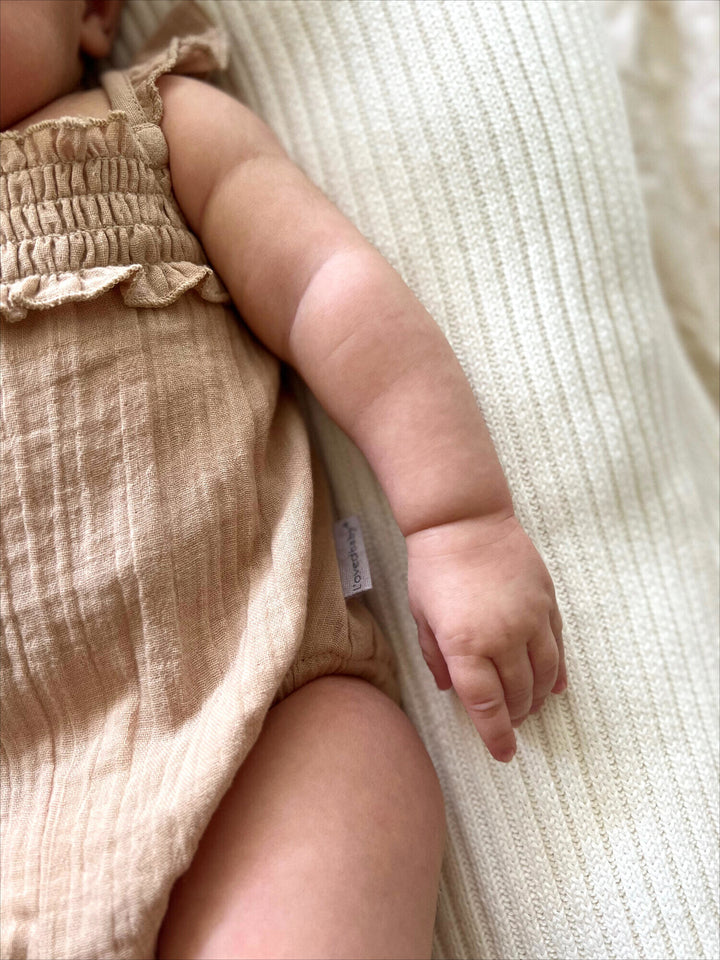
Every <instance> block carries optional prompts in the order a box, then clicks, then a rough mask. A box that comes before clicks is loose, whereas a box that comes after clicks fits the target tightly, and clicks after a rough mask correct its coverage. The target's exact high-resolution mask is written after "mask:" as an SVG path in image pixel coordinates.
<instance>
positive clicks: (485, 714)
mask: <svg viewBox="0 0 720 960" xmlns="http://www.w3.org/2000/svg"><path fill="white" fill-rule="evenodd" d="M504 706H505V701H504V700H499V699H497V698H496V697H494V698H491V699H489V700H474V701H472V702H470V703H468V704H467V708H468V710H470V712H471V713H473V714H476V715H477V716H478V717H482V718H483V719H484V720H489V719H491V718H492V717H496V716H497V715H498V714H499V713H500V711H501V710H502V709H503V707H504Z"/></svg>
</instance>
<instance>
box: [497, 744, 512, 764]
mask: <svg viewBox="0 0 720 960" xmlns="http://www.w3.org/2000/svg"><path fill="white" fill-rule="evenodd" d="M514 756H515V747H512V748H511V749H510V750H504V751H503V752H502V753H501V754H500V756H499V757H498V760H499V761H500V763H510V761H511V760H512V758H513V757H514Z"/></svg>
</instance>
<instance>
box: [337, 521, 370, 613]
mask: <svg viewBox="0 0 720 960" xmlns="http://www.w3.org/2000/svg"><path fill="white" fill-rule="evenodd" d="M333 536H334V538H335V552H336V553H337V558H338V566H339V567H340V580H341V582H342V588H343V595H344V596H345V597H353V596H355V594H356V593H364V592H365V590H372V580H371V579H370V564H369V563H368V558H367V553H366V552H365V543H364V541H363V535H362V530H361V529H360V521H359V520H358V518H357V517H346V518H345V520H338V522H337V523H336V524H335V525H334V526H333Z"/></svg>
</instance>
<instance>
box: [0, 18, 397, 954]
mask: <svg viewBox="0 0 720 960" xmlns="http://www.w3.org/2000/svg"><path fill="white" fill-rule="evenodd" d="M191 9H192V8H185V11H184V13H182V12H181V13H180V14H179V15H177V16H175V17H173V18H172V19H171V20H170V21H169V23H166V24H165V25H164V26H163V28H162V29H163V30H164V34H163V35H162V41H163V42H161V43H160V44H159V45H158V43H157V41H156V43H155V46H154V47H153V46H152V45H150V46H148V47H147V48H146V49H145V51H144V52H143V54H142V55H140V57H139V58H138V61H137V62H136V63H135V64H134V65H133V66H132V67H130V68H128V69H126V70H123V71H111V72H109V73H106V74H104V75H103V78H102V82H103V85H104V87H105V89H106V91H107V93H108V96H109V97H110V101H111V106H112V110H111V112H110V114H109V115H108V116H107V117H106V118H102V119H93V118H79V119H78V118H75V119H72V118H63V119H59V120H50V121H43V122H41V123H38V124H35V125H32V126H30V127H28V128H27V129H26V130H24V131H22V132H12V131H9V132H6V133H3V134H2V141H1V154H0V157H1V160H2V179H1V180H0V184H1V190H2V193H1V196H0V200H1V211H2V234H3V236H2V241H3V245H2V284H1V286H0V313H1V317H2V339H1V346H2V421H1V423H2V473H1V475H0V480H1V484H2V487H1V494H2V509H3V525H2V545H1V551H0V559H1V561H2V563H1V564H0V570H1V573H2V581H1V584H0V585H1V589H2V594H1V598H2V626H3V634H2V730H1V733H2V779H1V804H2V850H1V857H2V925H1V934H0V936H1V941H0V942H1V953H2V957H3V958H13V960H19V958H23V957H28V958H29V957H44V958H69V957H103V958H109V957H118V958H120V957H122V958H130V957H149V956H153V955H154V949H155V941H156V937H157V932H158V930H159V927H160V924H161V922H162V918H163V915H164V912H165V909H166V906H167V901H168V897H169V894H170V891H171V888H172V885H173V883H174V881H175V880H176V878H177V877H178V876H180V875H181V874H182V873H184V872H185V870H186V869H187V867H188V866H189V864H190V861H191V859H192V856H193V853H194V851H195V849H196V847H197V843H198V841H199V839H200V837H201V835H202V833H203V831H204V829H205V827H206V826H207V823H208V821H209V820H210V817H211V816H212V813H213V811H214V810H215V808H216V806H217V805H218V803H219V802H220V800H221V798H222V796H223V794H224V792H225V791H226V790H227V788H228V787H229V785H230V783H231V782H232V779H233V777H234V776H235V774H236V772H237V770H238V768H239V766H240V765H241V763H242V761H243V759H244V758H245V756H246V755H247V753H248V751H249V750H250V748H251V746H252V744H253V743H254V741H255V740H256V738H257V736H258V734H259V732H260V729H261V726H262V723H263V719H264V717H265V715H266V714H267V711H268V710H269V708H270V707H271V706H272V705H273V704H274V703H277V702H278V701H279V700H280V699H281V698H282V697H285V696H287V695H288V694H290V693H291V692H292V691H293V690H295V689H296V688H297V687H298V686H300V685H302V684H303V683H306V682H308V681H309V680H311V679H313V678H314V677H317V676H321V675H324V674H330V673H345V674H351V675H354V676H359V677H362V678H364V679H366V680H368V681H370V682H371V683H374V684H376V685H377V686H378V687H379V688H380V689H382V690H384V691H385V692H386V693H387V694H388V695H389V696H391V697H393V698H394V699H395V700H398V699H399V697H398V688H397V683H396V679H395V673H394V660H393V654H392V652H391V650H390V648H389V646H388V645H387V643H386V641H385V639H384V638H383V636H382V634H381V633H380V631H379V630H378V628H377V626H376V625H375V622H374V621H373V619H372V618H371V617H370V615H369V614H368V612H367V611H366V610H365V608H364V607H363V606H362V605H361V603H360V602H359V601H358V600H357V599H354V600H349V601H345V599H344V598H343V594H342V589H341V585H340V578H339V573H338V568H337V561H336V558H335V554H334V547H333V538H332V518H331V510H330V501H329V495H328V492H327V489H326V484H325V480H324V477H323V474H322V472H321V471H320V469H319V467H318V463H317V462H316V461H315V460H314V458H313V456H312V453H311V450H310V447H309V443H308V438H307V434H306V431H305V428H304V426H303V422H302V419H301V417H300V414H299V411H298V409H297V407H296V404H295V402H294V400H293V399H292V396H291V393H290V391H289V390H288V388H287V386H286V385H285V382H284V377H283V376H282V373H281V368H280V365H279V363H278V361H277V360H276V359H275V358H274V357H272V356H271V355H270V354H269V353H268V352H267V351H266V350H265V349H264V348H263V347H262V346H261V345H260V344H259V342H258V341H257V340H256V339H255V338H254V337H253V336H252V335H251V334H250V333H249V331H248V330H247V328H246V327H245V326H244V325H243V323H242V321H241V319H240V318H239V317H238V315H237V313H236V312H235V310H234V309H233V307H232V305H231V303H230V302H229V297H228V294H227V291H226V290H225V287H224V286H223V284H222V282H221V280H220V278H219V277H218V276H217V275H216V274H215V272H214V271H213V269H212V267H211V265H210V264H208V262H207V260H206V258H205V256H204V253H203V250H202V247H201V245H200V244H199V242H198V240H197V238H196V237H195V236H194V235H193V234H192V233H191V232H190V230H189V229H188V227H187V224H186V223H185V221H184V218H183V216H182V213H181V211H180V209H179V208H178V206H177V203H176V201H175V199H174V197H173V194H172V184H171V179H170V170H169V168H168V154H167V144H166V142H165V140H164V137H163V135H162V131H161V129H160V127H159V121H160V118H161V115H162V102H161V100H160V98H159V95H158V92H157V88H156V86H155V81H156V80H157V78H158V76H160V75H161V74H163V73H167V72H171V71H175V72H187V73H200V74H205V73H207V72H208V71H209V70H211V69H215V68H218V67H221V66H223V65H224V63H225V60H226V41H225V39H224V37H223V35H222V33H221V32H220V31H218V30H216V29H213V28H211V27H210V26H209V25H208V23H207V22H206V21H205V20H204V18H202V17H200V19H198V17H197V11H196V12H195V14H194V15H193V14H192V12H189V11H191ZM188 135H189V136H191V135H192V132H191V131H188Z"/></svg>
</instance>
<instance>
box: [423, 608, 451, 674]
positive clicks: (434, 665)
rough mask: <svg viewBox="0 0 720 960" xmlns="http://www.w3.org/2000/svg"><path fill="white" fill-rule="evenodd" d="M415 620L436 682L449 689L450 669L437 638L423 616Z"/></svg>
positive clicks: (427, 661) (426, 660)
mask: <svg viewBox="0 0 720 960" xmlns="http://www.w3.org/2000/svg"><path fill="white" fill-rule="evenodd" d="M415 622H416V623H417V628H418V640H419V642H420V649H421V650H422V655H423V659H424V660H425V663H426V664H427V665H428V667H430V672H431V673H432V675H433V677H435V683H436V684H437V685H438V687H439V688H440V689H441V690H449V689H450V687H451V686H452V680H451V679H450V671H449V670H448V668H447V664H446V663H445V657H443V655H442V651H441V650H440V647H439V646H438V642H437V640H436V639H435V634H434V633H433V632H432V630H431V629H430V627H429V626H428V624H427V622H426V620H425V619H424V618H423V617H417V618H416V620H415Z"/></svg>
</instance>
